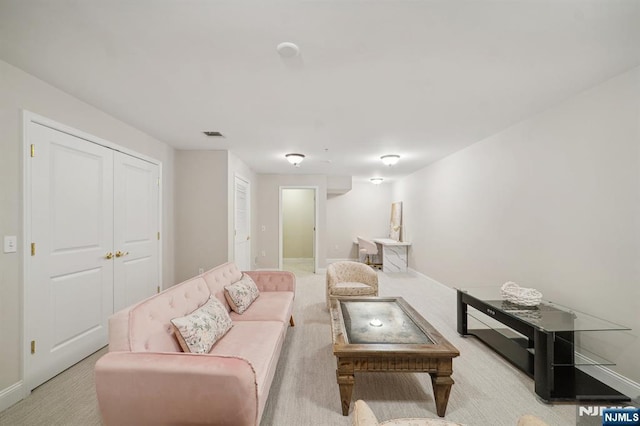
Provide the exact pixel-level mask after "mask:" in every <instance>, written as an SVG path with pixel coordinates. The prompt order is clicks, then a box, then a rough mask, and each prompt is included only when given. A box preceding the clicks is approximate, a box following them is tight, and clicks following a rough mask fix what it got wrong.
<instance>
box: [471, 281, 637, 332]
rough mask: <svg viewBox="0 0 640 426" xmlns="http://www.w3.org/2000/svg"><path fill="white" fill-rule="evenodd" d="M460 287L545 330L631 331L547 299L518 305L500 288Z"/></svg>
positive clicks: (487, 302)
mask: <svg viewBox="0 0 640 426" xmlns="http://www.w3.org/2000/svg"><path fill="white" fill-rule="evenodd" d="M459 290H460V291H462V292H464V293H467V294H469V295H470V296H472V297H475V298H476V299H479V300H482V301H483V302H484V303H486V304H488V305H492V306H495V307H496V308H498V309H500V310H501V311H502V312H504V313H506V314H508V315H511V316H513V317H514V318H516V319H519V320H522V321H526V322H528V323H529V324H531V325H532V326H534V327H536V328H539V329H541V330H544V331H549V332H556V331H606V330H630V328H629V327H625V326H624V325H620V324H616V323H614V322H611V321H607V320H604V319H602V318H598V317H595V316H593V315H589V314H585V313H584V312H580V311H576V310H574V309H571V308H568V307H566V306H563V305H560V304H557V303H553V302H550V301H546V300H543V301H542V302H541V303H540V304H539V305H538V306H521V305H516V304H515V303H511V302H508V301H506V300H504V298H503V297H502V294H501V292H500V287H474V288H461V289H459Z"/></svg>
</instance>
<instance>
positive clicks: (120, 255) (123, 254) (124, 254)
mask: <svg viewBox="0 0 640 426" xmlns="http://www.w3.org/2000/svg"><path fill="white" fill-rule="evenodd" d="M128 254H129V252H128V251H125V252H122V251H120V250H118V251H117V252H116V257H122V256H126V255H128Z"/></svg>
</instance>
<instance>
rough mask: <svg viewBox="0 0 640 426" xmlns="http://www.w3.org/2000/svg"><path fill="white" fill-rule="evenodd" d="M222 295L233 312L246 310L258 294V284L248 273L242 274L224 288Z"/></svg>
mask: <svg viewBox="0 0 640 426" xmlns="http://www.w3.org/2000/svg"><path fill="white" fill-rule="evenodd" d="M224 290H225V292H224V297H225V298H226V299H227V302H229V306H231V309H233V311H234V312H237V313H239V314H241V313H243V312H244V311H246V310H247V308H248V307H249V306H250V305H251V304H252V303H253V301H254V300H256V299H257V298H258V296H260V292H259V291H258V286H257V285H256V283H255V282H254V281H253V280H252V279H251V277H250V276H249V275H246V274H243V275H242V279H240V281H236V282H235V283H233V284H230V285H228V286H226V287H225V288H224Z"/></svg>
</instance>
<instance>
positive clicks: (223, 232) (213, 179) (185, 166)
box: [175, 151, 233, 281]
mask: <svg viewBox="0 0 640 426" xmlns="http://www.w3.org/2000/svg"><path fill="white" fill-rule="evenodd" d="M228 158H229V153H228V151H176V182H175V188H176V196H175V199H176V279H177V280H178V281H184V280H186V279H188V278H191V277H193V276H194V275H197V274H198V269H199V268H202V269H204V270H205V271H206V270H208V269H211V268H213V267H214V266H217V265H220V264H221V263H224V262H227V260H228V259H229V254H228V247H229V216H228V215H229V209H228V206H229V202H228V197H229V195H228V193H229V183H228V168H229V165H228V161H229V160H228ZM231 205H233V203H231Z"/></svg>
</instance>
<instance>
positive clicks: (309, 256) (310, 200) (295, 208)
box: [279, 186, 318, 273]
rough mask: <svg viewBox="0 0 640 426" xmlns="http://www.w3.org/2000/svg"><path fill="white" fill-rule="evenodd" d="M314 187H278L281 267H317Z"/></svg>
mask: <svg viewBox="0 0 640 426" xmlns="http://www.w3.org/2000/svg"><path fill="white" fill-rule="evenodd" d="M317 192H318V188H317V187H295V186H290V187H280V259H279V266H280V269H282V270H287V271H291V272H299V273H315V271H316V270H317V264H316V262H317V259H316V257H317V256H316V253H317V247H316V242H317V238H316V229H317V223H316V221H317V217H318V214H317V202H316V199H317Z"/></svg>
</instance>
